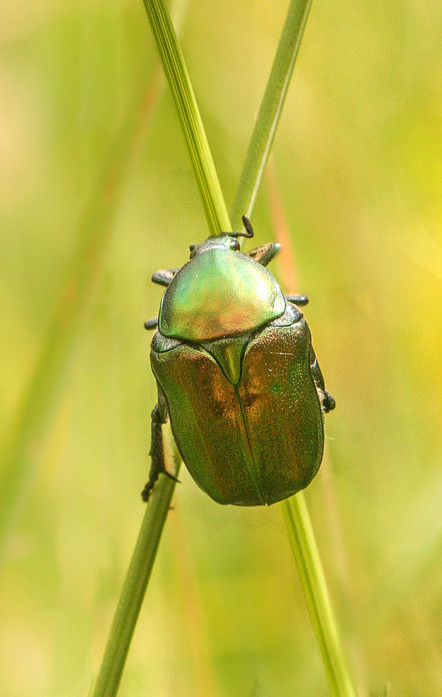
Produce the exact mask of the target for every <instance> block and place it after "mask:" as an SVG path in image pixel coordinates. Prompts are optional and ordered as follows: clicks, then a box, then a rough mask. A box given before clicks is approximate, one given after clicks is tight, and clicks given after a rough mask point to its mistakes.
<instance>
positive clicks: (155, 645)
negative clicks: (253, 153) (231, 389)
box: [0, 0, 442, 697]
mask: <svg viewBox="0 0 442 697" xmlns="http://www.w3.org/2000/svg"><path fill="white" fill-rule="evenodd" d="M286 9H287V2H285V1H284V2H283V1H282V0H281V1H279V0H278V1H276V0H273V1H272V2H264V1H259V0H243V1H242V2H240V3H238V2H233V1H232V0H224V2H223V3H215V2H209V3H208V2H204V1H203V0H192V1H191V2H189V3H188V4H187V5H183V3H180V5H179V7H178V12H179V14H180V17H179V19H178V21H179V23H180V26H181V29H180V34H181V38H182V44H183V48H184V52H185V56H186V59H187V61H188V66H189V69H190V73H191V78H192V81H193V83H194V87H195V90H196V93H197V97H198V100H199V104H200V107H201V112H202V116H203V119H204V122H205V125H206V128H207V133H208V137H209V141H210V144H211V146H212V149H213V154H214V157H215V161H216V164H217V168H218V172H219V176H220V179H221V183H222V186H223V189H224V192H225V196H226V199H227V202H228V203H229V204H230V203H231V202H232V200H233V196H234V192H235V187H236V185H237V183H238V177H239V174H240V171H241V167H242V164H243V160H244V155H245V151H246V147H247V143H248V139H249V136H250V133H251V129H252V125H253V120H254V117H255V115H256V113H257V109H258V107H259V103H260V99H261V97H262V94H263V90H264V86H265V81H266V79H267V75H268V72H269V69H270V66H271V62H272V59H273V54H274V51H275V48H276V45H277V41H278V38H279V33H280V31H281V27H282V23H283V20H284V16H285V12H286ZM441 29H442V13H441V8H440V3H439V2H438V1H437V0H427V2H425V3H422V2H418V0H390V2H388V3H385V2H377V1H372V2H369V3H367V2H365V1H364V0H356V1H355V0H337V1H336V2H327V1H326V0H315V1H314V3H313V8H312V12H311V15H310V19H309V21H308V25H307V29H306V32H305V35H304V40H303V44H302V47H301V51H300V55H299V59H298V62H297V66H296V68H295V73H294V77H293V81H292V86H291V89H290V92H289V95H288V98H287V101H286V105H285V109H284V113H283V117H282V120H281V123H280V128H279V131H278V134H277V138H276V142H275V147H274V157H273V162H272V164H271V168H270V170H269V174H268V176H267V177H266V181H265V184H264V186H263V188H262V191H261V194H260V196H259V198H258V202H257V206H256V211H255V213H254V216H253V223H254V226H255V229H256V232H257V244H259V243H263V242H265V241H268V240H269V239H272V238H273V237H274V235H275V234H276V233H277V230H276V228H275V224H274V223H275V219H276V218H278V219H279V222H280V226H279V227H280V228H281V227H283V226H281V216H282V218H283V219H284V220H285V223H286V225H287V227H288V230H289V234H290V239H289V240H288V241H287V243H286V248H288V249H290V250H291V252H292V253H293V255H294V257H295V259H296V267H297V280H296V281H295V279H291V280H290V279H289V280H288V281H287V279H286V282H287V284H291V285H292V286H296V287H292V288H291V290H292V291H293V290H298V291H299V292H303V293H308V294H309V296H310V305H309V307H308V308H307V309H306V316H307V318H308V321H309V323H310V326H311V328H312V332H313V336H314V342H315V348H316V352H317V355H318V356H319V359H320V362H321V365H322V368H323V371H324V373H325V376H326V380H327V385H328V387H329V389H330V391H331V392H332V394H333V395H334V396H335V398H336V400H337V404H338V407H337V410H336V412H334V413H333V414H331V415H330V416H329V417H328V418H327V455H326V460H325V462H324V466H323V468H322V470H321V473H320V474H319V475H318V477H317V479H316V480H315V482H314V483H313V484H312V485H311V487H310V488H309V489H308V491H307V497H308V502H309V505H310V509H311V512H312V516H313V519H314V523H315V527H316V530H317V534H318V540H319V544H320V548H321V553H322V556H323V560H324V564H325V567H326V572H327V578H328V581H329V585H330V590H331V594H332V597H333V602H334V606H335V610H336V614H337V617H338V620H339V624H340V628H341V632H342V635H343V638H344V643H345V647H346V651H347V653H348V657H349V661H350V664H351V667H352V671H353V674H354V677H355V681H356V682H357V684H358V686H359V688H360V695H364V697H365V695H367V694H371V695H374V694H381V693H382V691H383V690H384V688H385V687H386V686H387V685H389V686H390V693H389V695H390V697H399V696H400V697H421V696H422V697H436V696H438V695H440V694H442V673H441V653H440V649H441V644H440V619H441V595H440V591H441V566H440V564H441V561H442V559H441V557H442V554H441V545H440V539H441V538H440V528H439V525H440V507H441V506H440V496H441V470H440V463H441V438H440V432H441V427H440V423H441V406H440V404H441V400H440V397H441V386H442V385H441V356H442V351H441V332H442V328H441V306H442V303H441V276H442V254H441V246H440V243H441V239H440V219H441V197H440V184H441V159H440V151H439V146H440V141H438V138H437V132H438V126H440V122H439V124H438V119H439V118H440V107H441V101H440V97H441V94H440V81H439V80H438V78H439V77H440V74H441V72H442V61H441V54H440V45H441V37H442V32H441ZM0 41H1V54H0V55H1V67H0V95H1V104H2V106H1V111H0V161H1V172H0V181H1V187H0V204H1V209H2V224H1V235H2V251H1V254H0V269H1V279H0V291H1V293H0V296H1V297H0V307H1V316H2V325H3V327H2V336H3V339H2V341H1V344H0V349H1V358H0V378H1V394H2V400H1V404H0V410H1V437H2V443H3V450H4V452H5V472H9V474H8V475H7V477H6V480H5V487H6V488H5V489H4V492H3V499H2V501H3V504H2V506H4V507H5V496H7V497H9V499H8V500H9V501H10V500H11V497H12V498H13V499H14V502H15V503H17V505H15V503H14V506H11V510H10V511H9V513H11V514H13V515H9V514H8V521H6V522H8V524H9V528H10V534H9V536H8V542H7V545H6V547H5V550H4V557H3V569H2V574H1V581H0V618H1V622H0V694H1V695H2V696H5V697H71V696H72V697H78V696H80V697H82V696H83V695H87V693H88V689H89V686H90V681H91V676H94V675H95V674H96V672H97V670H98V667H99V664H100V660H101V656H102V652H103V650H104V646H105V642H106V637H107V633H108V630H109V626H110V623H111V620H112V615H113V611H114V608H115V605H116V602H117V598H118V594H119V590H120V587H121V584H122V580H123V577H124V573H125V569H126V567H127V564H128V560H129V558H130V554H131V551H132V549H133V545H134V542H135V539H136V535H137V532H138V529H139V526H140V521H141V518H142V515H143V511H144V509H143V506H142V504H141V502H140V498H139V492H140V490H141V488H142V486H143V484H144V482H145V480H146V474H147V467H148V457H147V452H148V449H149V415H150V410H151V409H152V407H153V405H154V403H155V385H154V380H153V378H152V375H151V374H150V371H149V360H148V355H149V341H150V337H149V336H148V335H147V334H146V333H145V332H144V331H143V326H142V325H143V321H144V320H145V319H147V318H148V317H152V316H155V314H156V312H157V308H158V304H159V301H160V297H161V289H160V288H159V287H156V286H153V285H152V284H150V281H149V279H150V275H151V274H152V272H153V271H154V270H156V269H157V268H168V267H176V266H179V265H180V264H182V263H183V262H184V261H185V260H186V258H187V253H188V251H187V250H188V246H189V245H190V244H192V243H195V242H199V241H201V240H202V239H203V238H204V237H205V236H206V235H207V228H206V223H205V219H204V216H203V213H202V208H201V205H200V201H199V196H198V192H197V188H196V185H195V182H194V177H193V173H192V171H191V167H190V163H189V159H188V156H187V152H186V149H185V145H184V142H183V137H182V134H181V131H180V127H179V123H178V120H177V117H176V115H175V112H174V107H173V104H172V100H171V97H170V95H169V93H168V91H167V89H166V88H165V85H164V82H163V80H162V77H161V71H160V70H159V68H158V62H157V57H156V53H155V48H154V45H153V41H152V38H151V34H150V28H149V26H148V22H147V19H146V16H145V12H144V8H143V6H142V3H141V0H107V1H106V2H104V1H103V0H92V1H91V2H87V3H85V2H81V3H78V2H73V1H72V0H65V2H63V3H59V2H55V1H54V0H46V2H45V3H37V2H31V3H25V2H16V3H12V4H11V3H9V4H8V5H7V6H5V7H4V8H3V9H2V21H1V23H0ZM275 211H278V216H276V214H275ZM273 270H274V272H275V273H276V274H277V275H278V273H279V274H280V275H279V277H280V278H281V273H282V271H281V262H277V261H276V260H275V262H274V264H273ZM45 347H46V348H45ZM17 429H18V433H17ZM14 457H15V458H16V460H14ZM11 463H12V465H11ZM14 463H15V464H14ZM11 466H12V475H11ZM21 467H23V471H22V469H21ZM22 475H23V476H22ZM181 478H182V484H181V485H179V486H178V487H177V489H176V493H175V498H174V505H175V509H174V510H173V511H172V512H171V513H170V515H169V518H168V521H167V525H166V529H165V533H164V536H163V539H162V542H161V548H160V551H159V554H158V559H157V562H156V565H155V568H154V572H153V576H152V580H151V584H150V587H149V589H148V594H147V597H146V601H145V604H144V607H143V610H142V613H141V617H140V621H139V624H138V627H137V630H136V634H135V636H134V640H133V644H132V648H131V651H130V654H129V659H128V663H127V668H126V671H125V674H124V677H123V680H122V684H121V689H120V695H121V697H139V696H141V695H151V696H152V697H168V696H169V695H170V696H172V695H180V697H222V696H224V695H229V697H271V696H278V697H288V696H289V695H290V696H291V695H295V694H296V695H302V697H310V696H312V697H317V696H319V695H326V694H327V691H326V684H325V679H324V673H323V668H322V664H321V660H320V656H319V652H318V649H317V645H316V643H315V638H314V636H313V632H312V629H311V626H310V622H309V617H308V614H307V611H306V609H305V604H304V600H303V597H302V590H301V587H300V584H299V580H298V576H297V573H296V569H295V568H294V565H293V561H292V557H291V551H290V547H289V543H288V539H287V535H286V532H285V527H284V522H283V519H282V511H281V508H280V507H279V506H278V505H275V506H272V507H270V508H269V509H267V510H261V509H258V508H256V509H250V510H246V509H245V510H243V509H239V508H234V507H221V506H218V505H217V504H215V503H213V502H212V501H211V500H210V499H209V498H208V497H207V496H205V495H204V494H203V493H202V492H201V491H200V490H199V489H198V488H197V486H196V485H195V484H194V483H193V481H192V480H191V479H190V477H189V475H188V474H187V473H186V472H184V471H183V472H182V477H181ZM8 487H9V488H8ZM5 492H6V494H5ZM6 508H7V506H6ZM5 524H6V523H5ZM438 629H439V631H438Z"/></svg>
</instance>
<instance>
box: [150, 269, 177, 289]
mask: <svg viewBox="0 0 442 697" xmlns="http://www.w3.org/2000/svg"><path fill="white" fill-rule="evenodd" d="M177 271H179V269H160V271H155V273H154V274H153V275H152V283H158V285H160V286H168V285H169V284H170V282H171V281H172V279H173V277H174V276H175V274H176V273H177Z"/></svg>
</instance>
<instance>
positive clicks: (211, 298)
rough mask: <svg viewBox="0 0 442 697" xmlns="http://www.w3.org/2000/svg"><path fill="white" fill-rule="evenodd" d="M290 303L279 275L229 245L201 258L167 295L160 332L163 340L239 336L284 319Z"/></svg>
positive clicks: (183, 272) (183, 271) (206, 252)
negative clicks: (281, 285)
mask: <svg viewBox="0 0 442 697" xmlns="http://www.w3.org/2000/svg"><path fill="white" fill-rule="evenodd" d="M285 307H286V302H285V299H284V296H283V294H282V292H281V289H280V287H279V285H278V283H277V281H276V279H275V278H274V276H273V274H272V273H271V272H270V271H268V270H267V269H266V268H265V267H264V266H261V265H260V264H258V263H257V262H256V261H254V260H253V259H252V258H251V257H249V256H247V255H246V254H242V253H241V252H238V251H234V250H232V249H227V248H226V247H225V246H218V247H213V248H212V247H211V248H208V249H206V250H204V251H202V252H201V253H197V254H196V255H195V256H194V257H193V258H192V259H191V260H190V261H189V262H188V263H187V264H185V265H184V266H183V267H182V268H181V269H180V270H179V271H178V273H177V274H176V276H175V277H174V279H173V280H172V282H171V283H170V285H169V287H168V288H167V290H166V292H165V293H164V295H163V299H162V302H161V308H160V313H159V323H158V328H159V331H160V332H161V334H162V335H163V336H167V337H173V338H177V339H185V340H187V341H195V342H196V341H198V342H200V341H208V340H211V339H217V338H219V337H222V336H229V337H232V336H237V335H240V334H244V333H246V332H250V331H252V330H254V329H257V328H259V327H261V326H262V325H264V324H266V323H268V322H271V321H272V320H274V319H276V318H277V317H279V316H280V315H282V314H283V312H284V310H285Z"/></svg>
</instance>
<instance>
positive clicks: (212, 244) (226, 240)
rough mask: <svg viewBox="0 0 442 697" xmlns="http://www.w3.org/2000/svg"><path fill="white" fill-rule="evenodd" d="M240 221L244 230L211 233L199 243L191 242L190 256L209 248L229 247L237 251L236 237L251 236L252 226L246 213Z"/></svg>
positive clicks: (238, 248)
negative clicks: (218, 233) (217, 233)
mask: <svg viewBox="0 0 442 697" xmlns="http://www.w3.org/2000/svg"><path fill="white" fill-rule="evenodd" d="M242 221H243V223H244V227H245V230H246V231H245V232H222V233H221V234H220V235H212V236H211V237H209V238H208V239H207V240H205V241H204V242H202V243H201V244H191V245H190V258H191V259H193V257H196V255H197V254H202V253H203V252H207V251H208V250H209V249H230V250H232V251H234V252H239V250H240V246H239V242H238V240H237V237H253V228H252V225H251V223H250V220H249V219H248V218H247V216H246V215H243V217H242Z"/></svg>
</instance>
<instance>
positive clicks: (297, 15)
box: [230, 0, 312, 230]
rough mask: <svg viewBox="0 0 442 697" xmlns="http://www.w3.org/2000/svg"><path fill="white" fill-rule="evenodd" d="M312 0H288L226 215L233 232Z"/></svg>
mask: <svg viewBox="0 0 442 697" xmlns="http://www.w3.org/2000/svg"><path fill="white" fill-rule="evenodd" d="M311 4H312V0H291V1H290V5H289V9H288V12H287V16H286V19H285V22H284V27H283V30H282V33H281V38H280V40H279V44H278V48H277V51H276V54H275V58H274V61H273V65H272V69H271V71H270V76H269V79H268V82H267V86H266V89H265V92H264V97H263V100H262V102H261V106H260V109H259V112H258V117H257V119H256V122H255V127H254V129H253V133H252V137H251V139H250V143H249V147H248V150H247V155H246V161H245V164H244V167H243V169H242V172H241V176H240V180H239V185H238V189H237V192H236V196H235V200H234V203H233V206H232V208H231V211H230V218H231V221H232V223H233V226H234V228H233V229H234V230H237V229H239V226H240V224H241V216H242V215H243V213H246V214H247V215H248V216H249V217H250V216H251V214H252V211H253V207H254V205H255V199H256V195H257V193H258V189H259V186H260V184H261V179H262V176H263V173H264V169H265V166H266V164H267V160H268V158H269V155H270V151H271V149H272V145H273V141H274V138H275V134H276V129H277V127H278V123H279V118H280V116H281V112H282V108H283V106H284V100H285V97H286V94H287V90H288V87H289V84H290V79H291V76H292V72H293V68H294V65H295V61H296V58H297V55H298V51H299V46H300V44H301V39H302V36H303V33H304V27H305V24H306V22H307V18H308V15H309V11H310V6H311Z"/></svg>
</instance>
